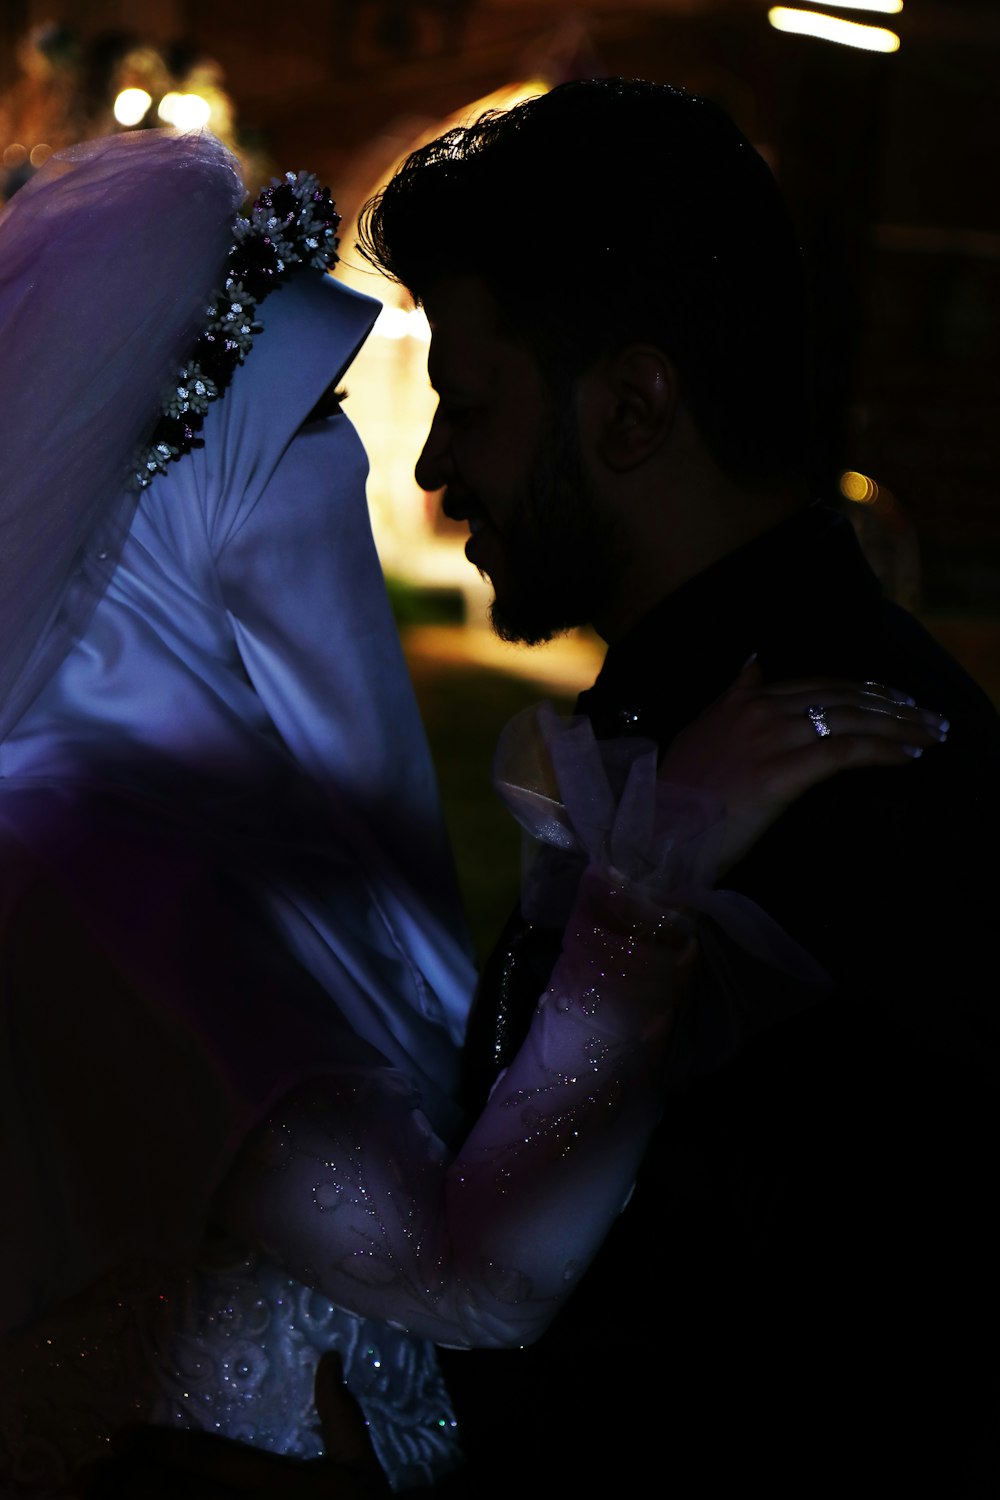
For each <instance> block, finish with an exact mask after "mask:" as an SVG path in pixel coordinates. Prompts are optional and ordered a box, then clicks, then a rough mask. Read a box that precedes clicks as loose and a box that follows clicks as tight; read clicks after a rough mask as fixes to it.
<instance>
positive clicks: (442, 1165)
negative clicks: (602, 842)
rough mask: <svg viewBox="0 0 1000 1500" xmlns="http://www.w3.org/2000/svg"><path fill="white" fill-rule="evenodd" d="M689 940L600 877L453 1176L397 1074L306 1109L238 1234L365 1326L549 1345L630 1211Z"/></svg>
mask: <svg viewBox="0 0 1000 1500" xmlns="http://www.w3.org/2000/svg"><path fill="white" fill-rule="evenodd" d="M690 943H691V940H690V929H689V928H688V926H687V924H686V923H685V922H684V921H683V919H680V918H678V917H676V916H675V915H674V914H672V913H670V912H669V911H668V910H666V909H664V908H661V907H659V906H656V905H653V904H651V903H650V902H649V901H648V900H647V899H646V898H645V897H644V895H643V894H642V893H641V892H638V891H636V890H635V889H634V888H632V889H630V888H628V886H627V885H626V884H624V883H616V882H615V881H614V880H613V879H612V878H611V877H609V875H608V874H607V872H604V871H601V870H599V869H596V868H594V869H591V870H588V871H587V872H586V874H585V876H584V878H583V880H582V882H581V886H580V891H579V894H578V897H577V901H576V905H575V907H574V912H573V916H572V918H571V921H570V923H569V926H568V927H567V931H566V936H565V939H564V943H563V951H562V955H561V958H560V960H559V962H558V963H557V965H556V968H555V969H554V971H553V974H552V977H551V983H550V985H549V987H548V989H547V991H546V993H545V994H544V995H543V996H542V997H541V1001H540V1003H539V1005H538V1008H537V1011H536V1013H535V1016H534V1020H533V1023H532V1026H531V1029H530V1032H529V1035H528V1037H527V1040H526V1042H525V1044H524V1046H523V1047H522V1048H521V1050H520V1052H519V1053H518V1055H517V1057H516V1059H515V1060H514V1062H513V1063H512V1064H511V1066H510V1068H509V1069H507V1070H506V1072H505V1073H503V1074H502V1075H501V1077H500V1079H499V1080H498V1082H497V1084H496V1086H495V1088H494V1090H493V1092H492V1095H491V1097H490V1099H489V1102H488V1104H487V1106H486V1108H485V1110H484V1112H483V1114H482V1115H481V1117H480V1118H479V1120H478V1121H477V1122H476V1124H475V1125H474V1127H473V1129H472V1130H471V1132H470V1134H469V1136H468V1138H467V1140H466V1141H465V1143H464V1145H463V1146H462V1147H461V1148H460V1150H459V1151H458V1153H457V1154H456V1155H455V1156H454V1158H451V1157H450V1156H449V1154H448V1153H447V1152H446V1150H445V1148H444V1147H443V1145H442V1143H441V1141H440V1140H438V1139H437V1137H436V1136H435V1135H434V1134H433V1132H432V1131H431V1128H430V1126H429V1125H428V1124H427V1122H426V1120H425V1119H424V1117H423V1116H422V1114H421V1112H420V1108H419V1101H418V1100H417V1099H416V1098H415V1097H414V1095H413V1092H412V1090H411V1089H410V1087H409V1086H408V1085H407V1084H406V1083H405V1082H404V1081H403V1080H402V1079H401V1078H400V1075H399V1074H398V1073H396V1072H393V1071H390V1070H388V1069H386V1070H384V1071H382V1072H377V1071H375V1072H373V1071H372V1070H370V1069H366V1070H355V1071H344V1072H343V1073H341V1074H340V1075H339V1076H338V1077H337V1078H336V1079H329V1078H328V1079H325V1080H323V1081H321V1082H317V1083H315V1084H311V1085H308V1086H306V1087H305V1088H303V1089H300V1090H298V1091H296V1092H295V1093H294V1094H292V1095H290V1096H289V1097H288V1099H287V1100H286V1101H285V1102H284V1105H283V1107H282V1108H281V1110H280V1111H279V1112H278V1113H277V1114H276V1115H275V1116H274V1117H273V1118H272V1120H271V1121H270V1123H269V1124H268V1125H267V1127H266V1128H265V1129H263V1130H261V1131H258V1132H257V1133H256V1134H255V1136H254V1137H253V1138H252V1139H251V1141H250V1142H249V1143H248V1146H247V1149H246V1150H245V1152H244V1154H243V1157H242V1160H241V1162H240V1164H239V1166H238V1168H237V1169H236V1171H235V1172H234V1174H233V1175H232V1177H231V1178H230V1181H229V1184H228V1187H227V1189H226V1190H225V1192H224V1195H223V1198H222V1204H221V1207H222V1215H223V1218H224V1219H225V1221H226V1223H227V1225H228V1227H229V1228H231V1229H234V1230H236V1231H237V1232H238V1233H240V1234H241V1235H243V1236H245V1237H249V1238H251V1239H253V1240H254V1241H256V1242H258V1243H259V1244H261V1245H262V1246H263V1248H265V1249H266V1250H267V1251H268V1253H269V1254H270V1255H272V1256H273V1257H275V1258H276V1259H278V1260H279V1261H280V1262H282V1263H283V1264H284V1265H285V1266H287V1267H288V1269H289V1270H290V1271H292V1272H293V1273H294V1274H295V1275H296V1276H298V1277H299V1278H300V1279H302V1280H304V1281H306V1282H309V1283H312V1284H314V1285H316V1286H318V1287H319V1288H320V1289H321V1290H322V1291H323V1292H324V1293H325V1294H326V1295H327V1296H329V1297H330V1298H331V1299H332V1300H333V1301H335V1302H337V1303H339V1304H340V1305H341V1306H343V1307H346V1308H348V1309H349V1310H351V1311H353V1312H358V1313H362V1314H364V1315H367V1316H372V1317H377V1318H381V1319H383V1320H385V1321H389V1322H391V1323H393V1324H396V1325H399V1326H403V1327H405V1328H406V1329H408V1330H410V1331H411V1332H414V1333H418V1334H421V1335H423V1336H425V1337H429V1338H432V1339H434V1340H436V1341H437V1342H438V1343H443V1344H450V1345H455V1346H464V1345H480V1346H493V1345H498V1346H502V1345H518V1344H523V1343H527V1342H530V1341H531V1340H533V1339H535V1338H537V1337H538V1335H539V1334H540V1333H541V1332H542V1331H543V1330H544V1328H545V1326H546V1325H547V1323H548V1322H549V1321H550V1320H551V1318H552V1317H553V1315H554V1314H555V1312H556V1311H557V1310H558V1308H559V1306H560V1305H561V1303H562V1301H563V1300H564V1299H565V1297H566V1296H567V1295H568V1294H569V1293H570V1292H571V1291H572V1289H573V1287H574V1286H575V1284H576V1282H577V1281H578V1279H579V1277H580V1275H581V1274H582V1272H583V1270H584V1269H585V1268H586V1266H587V1264H588V1262H589V1260H590V1259H591V1257H592V1256H593V1254H594V1253H595V1251H596V1250H597V1248H598V1246H599V1245H600V1243H601V1240H602V1239H603V1237H604V1235H605V1234H606V1232H607V1230H608V1228H609V1226H610V1224H611V1222H612V1220H613V1219H614V1218H615V1216H616V1215H617V1214H618V1213H619V1211H620V1210H621V1208H622V1205H623V1203H624V1202H625V1200H626V1198H627V1196H628V1194H629V1191H630V1187H631V1184H632V1181H633V1178H634V1175H635V1171H636V1168H637V1166H638V1163H639V1159H640V1157H641V1154H642V1151H643V1149H644V1146H645V1144H646V1141H647V1139H648V1137H649V1134H650V1132H651V1130H652V1129H653V1127H654V1126H655V1124H656V1122H657V1119H658V1117H659V1091H658V1088H657V1081H656V1080H657V1072H658V1068H659V1064H660V1063H661V1061H662V1058H663V1055H664V1049H665V1045H666V1040H667V1036H668V1034H669V1029H670V1018H671V1015H672V1013H673V1010H674V1008H675V1006H676V1004H677V1003H678V1001H679V999H680V997H681V996H682V995H683V993H684V987H685V986H684V979H685V973H686V971H687V968H688V964H689V959H690V951H691V948H690Z"/></svg>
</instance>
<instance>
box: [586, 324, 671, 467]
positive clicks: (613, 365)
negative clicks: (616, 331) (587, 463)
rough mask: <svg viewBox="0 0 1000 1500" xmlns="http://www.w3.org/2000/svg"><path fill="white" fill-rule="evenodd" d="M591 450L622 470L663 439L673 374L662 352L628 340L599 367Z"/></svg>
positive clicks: (646, 455) (667, 429)
mask: <svg viewBox="0 0 1000 1500" xmlns="http://www.w3.org/2000/svg"><path fill="white" fill-rule="evenodd" d="M599 378H600V383H601V396H600V402H599V405H600V411H599V413H597V416H598V421H599V424H600V426H599V430H598V431H597V432H596V433H595V437H596V443H597V451H598V453H599V454H600V457H601V458H602V460H603V461H604V463H606V464H607V466H608V468H610V469H612V470H613V471H615V472H618V473H622V472H624V471H625V470H627V469H632V468H635V467H636V466H637V465H638V464H641V463H643V462H644V461H645V460H646V459H647V458H649V456H650V455H651V454H652V453H653V452H655V450H656V449H657V448H658V447H659V446H660V444H661V443H662V442H663V441H664V439H665V438H666V437H667V435H668V433H669V432H670V428H671V425H672V423H673V417H674V409H675V407H676V404H677V375H676V372H675V370H674V367H673V365H672V364H671V363H670V361H669V360H668V359H667V356H666V355H665V354H664V353H663V351H662V350H660V349H657V348H656V347H655V345H652V344H630V345H629V346H628V347H627V348H625V349H620V350H619V351H618V352H617V353H616V354H613V355H611V356H609V358H608V359H607V361H606V362H605V363H604V365H603V367H602V369H601V371H600V377H599Z"/></svg>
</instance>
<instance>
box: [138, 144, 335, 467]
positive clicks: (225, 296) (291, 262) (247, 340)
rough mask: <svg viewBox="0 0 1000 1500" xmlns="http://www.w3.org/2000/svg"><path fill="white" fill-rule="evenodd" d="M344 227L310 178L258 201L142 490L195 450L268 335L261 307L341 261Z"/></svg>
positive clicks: (164, 414)
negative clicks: (303, 274) (209, 417)
mask: <svg viewBox="0 0 1000 1500" xmlns="http://www.w3.org/2000/svg"><path fill="white" fill-rule="evenodd" d="M339 224H340V214H339V213H338V212H337V210H336V208H335V207H334V204H333V200H332V198H331V197H330V194H329V192H328V190H327V189H326V188H323V187H320V185H319V182H318V180H317V179H316V177H315V176H314V174H313V173H311V172H299V173H297V174H296V173H295V172H286V173H285V175H284V177H277V178H275V179H274V180H273V181H272V182H271V183H270V184H269V185H268V186H267V187H266V188H264V189H263V191H262V192H261V193H260V195H259V197H257V198H255V199H254V202H253V205H252V207H251V209H250V212H249V214H248V215H247V217H245V218H243V217H240V218H238V219H237V220H236V222H235V224H234V226H233V245H232V248H231V249H230V252H229V260H228V262H227V266H226V279H225V283H224V284H223V286H222V288H221V289H220V290H219V291H218V292H216V293H214V294H213V296H212V299H211V302H210V303H209V306H208V308H207V313H208V321H207V322H206V324H205V326H204V328H203V329H202V331H201V333H200V334H199V335H198V338H197V340H196V342H195V344H194V347H193V348H192V350H191V353H190V355H189V357H188V359H187V360H186V361H185V362H184V364H183V365H182V366H181V368H180V370H179V371H178V372H177V376H176V378H175V380H174V382H173V384H172V386H171V387H170V389H169V392H168V395H167V397H166V399H165V401H164V403H163V407H162V409H161V413H160V416H159V419H158V421H157V424H156V427H155V428H154V430H153V433H152V436H151V437H150V440H149V443H148V444H147V446H146V447H145V448H144V449H143V450H142V453H141V454H140V455H139V458H138V460H137V463H136V466H135V473H134V480H135V483H136V485H137V486H138V488H140V489H144V488H145V487H146V485H148V484H151V483H152V481H153V479H155V477H156V475H157V474H163V473H165V472H166V468H167V464H168V463H172V462H173V461H174V460H175V459H178V458H181V457H182V456H183V455H184V454H185V453H189V452H190V451H191V449H192V448H193V447H194V444H195V442H196V440H197V435H198V432H199V431H200V429H201V426H202V423H203V422H204V420H205V414H206V412H207V411H208V408H209V405H210V404H211V402H213V401H217V400H218V399H219V397H220V396H221V395H222V394H223V392H224V391H225V390H226V387H227V386H228V385H229V382H230V381H231V380H232V378H233V373H234V371H235V370H236V368H237V366H238V365H241V364H242V363H243V361H244V359H245V358H246V356H247V354H248V353H249V352H250V350H251V348H252V347H253V341H254V336H255V334H257V333H259V332H260V330H261V325H260V324H259V323H258V322H256V321H255V317H254V314H255V312H256V309H257V304H258V303H259V302H261V301H262V300H263V298H265V297H266V296H267V295H268V293H269V292H272V291H273V290H274V289H275V287H278V286H280V285H281V284H282V281H284V280H287V278H288V277H289V276H290V275H293V274H294V273H295V272H297V271H299V270H301V269H302V268H303V267H305V266H311V267H313V268H314V269H316V270H318V271H326V270H328V269H329V267H330V266H331V265H333V263H334V262H335V261H336V260H337V259H338V256H337V244H338V241H337V233H336V231H337V227H338V225H339Z"/></svg>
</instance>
